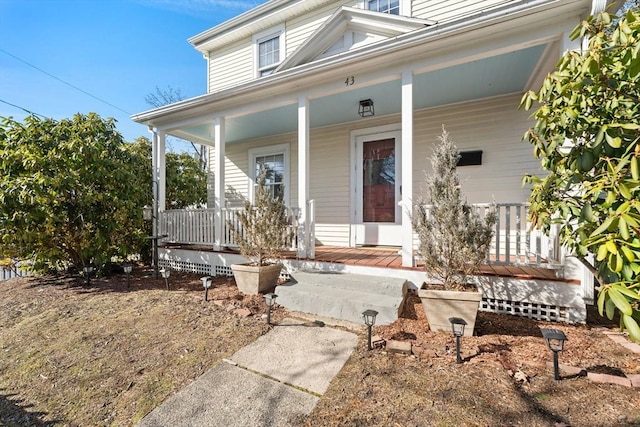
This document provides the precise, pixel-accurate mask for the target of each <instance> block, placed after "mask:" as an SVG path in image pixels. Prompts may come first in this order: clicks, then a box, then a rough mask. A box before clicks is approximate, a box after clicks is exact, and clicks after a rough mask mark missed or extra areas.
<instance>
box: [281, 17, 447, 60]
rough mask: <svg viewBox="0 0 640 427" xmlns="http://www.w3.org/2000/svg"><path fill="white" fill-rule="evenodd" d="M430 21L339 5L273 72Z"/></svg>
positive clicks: (331, 54)
mask: <svg viewBox="0 0 640 427" xmlns="http://www.w3.org/2000/svg"><path fill="white" fill-rule="evenodd" d="M434 24H435V22H434V21H429V20H424V19H416V18H407V17H404V16H398V15H390V14H387V13H379V12H371V11H368V10H362V9H355V8H352V7H347V6H343V7H341V8H340V9H338V10H337V11H336V12H335V13H334V14H333V15H332V16H331V17H329V18H328V19H327V20H326V21H325V22H324V23H323V24H322V25H321V26H320V27H319V28H318V29H317V30H316V31H315V32H314V33H313V34H312V35H311V36H310V37H309V39H308V40H307V41H306V42H304V43H303V44H302V45H301V46H300V47H299V48H298V49H296V51H295V52H293V53H292V54H291V55H290V56H289V57H288V58H286V59H285V60H284V61H283V62H282V63H281V64H280V66H279V67H278V68H277V69H276V72H278V71H281V70H286V69H289V68H293V67H295V66H297V65H301V64H306V63H309V62H313V61H315V60H318V59H322V58H326V57H329V56H333V55H337V54H339V53H342V52H348V51H352V50H355V49H359V48H362V47H364V46H367V45H370V44H372V43H376V42H379V41H382V40H386V39H389V38H392V37H397V36H399V35H402V34H406V33H409V32H411V31H415V30H419V29H422V28H424V27H426V26H429V25H434Z"/></svg>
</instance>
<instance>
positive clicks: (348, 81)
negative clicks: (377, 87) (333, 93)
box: [344, 76, 356, 86]
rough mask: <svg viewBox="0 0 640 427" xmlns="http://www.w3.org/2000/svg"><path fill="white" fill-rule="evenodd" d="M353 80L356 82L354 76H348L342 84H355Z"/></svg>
mask: <svg viewBox="0 0 640 427" xmlns="http://www.w3.org/2000/svg"><path fill="white" fill-rule="evenodd" d="M355 82H356V78H355V77H354V76H349V77H347V79H346V80H345V81H344V85H345V86H353V85H354V84H355Z"/></svg>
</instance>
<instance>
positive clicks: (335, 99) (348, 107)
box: [181, 44, 548, 143]
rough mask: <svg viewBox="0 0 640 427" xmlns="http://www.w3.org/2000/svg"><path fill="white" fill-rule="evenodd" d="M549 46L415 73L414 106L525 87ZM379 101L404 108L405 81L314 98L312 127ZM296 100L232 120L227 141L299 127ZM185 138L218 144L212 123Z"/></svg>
mask: <svg viewBox="0 0 640 427" xmlns="http://www.w3.org/2000/svg"><path fill="white" fill-rule="evenodd" d="M547 46H548V45H547V44H541V45H536V46H532V47H528V48H525V49H521V50H517V51H514V52H509V53H505V54H501V55H496V56H492V57H489V58H484V59H480V60H475V61H471V62H466V63H463V64H458V65H454V66H450V67H447V68H442V69H437V70H434V71H429V72H425V73H421V74H416V75H415V76H414V81H413V84H414V108H416V109H422V108H429V107H436V106H440V105H446V104H452V103H457V102H463V101H471V100H475V99H481V98H487V97H493V96H499V95H505V94H511V93H519V92H523V91H525V90H526V89H527V88H526V85H527V83H528V82H530V79H531V78H532V76H533V75H534V74H535V73H537V72H539V70H538V64H539V63H541V62H542V61H543V60H544V59H545V58H543V55H544V54H545V51H546V48H547ZM367 98H370V99H372V100H373V101H374V106H375V114H376V116H384V115H389V114H397V113H400V111H401V91H400V79H397V80H391V81H387V82H383V83H378V84H375V85H372V86H365V87H357V88H355V89H353V90H349V91H345V92H341V93H337V94H332V95H328V96H324V97H318V98H314V99H312V100H311V102H310V106H309V111H310V123H311V127H312V128H316V127H322V126H327V125H335V124H340V123H346V122H352V121H356V120H358V119H360V117H359V116H358V103H359V101H360V100H361V99H367ZM297 120H298V116H297V104H293V103H292V104H289V105H284V106H279V107H276V108H272V109H268V110H263V111H259V112H254V113H251V114H247V115H243V116H236V117H231V118H228V120H227V122H226V143H233V142H238V141H242V140H246V139H251V138H257V137H261V136H270V135H278V134H282V133H287V132H296V131H297ZM181 134H182V136H183V137H184V136H187V135H189V136H192V137H193V138H194V139H195V140H199V141H211V142H213V135H212V134H213V130H212V127H211V125H209V124H202V125H197V126H192V127H188V128H182V129H181Z"/></svg>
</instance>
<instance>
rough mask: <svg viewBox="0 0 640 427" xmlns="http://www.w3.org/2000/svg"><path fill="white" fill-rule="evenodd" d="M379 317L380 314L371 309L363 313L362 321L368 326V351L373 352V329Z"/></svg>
mask: <svg viewBox="0 0 640 427" xmlns="http://www.w3.org/2000/svg"><path fill="white" fill-rule="evenodd" d="M377 315H378V312H377V311H375V310H371V309H368V310H365V311H363V312H362V320H364V324H365V325H367V350H371V327H372V326H373V325H375V324H376V316H377Z"/></svg>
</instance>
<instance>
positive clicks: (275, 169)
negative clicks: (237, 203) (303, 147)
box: [249, 144, 289, 204]
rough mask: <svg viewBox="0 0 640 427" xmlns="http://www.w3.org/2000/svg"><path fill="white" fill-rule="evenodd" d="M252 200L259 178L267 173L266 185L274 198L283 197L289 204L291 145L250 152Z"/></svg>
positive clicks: (263, 148)
mask: <svg viewBox="0 0 640 427" xmlns="http://www.w3.org/2000/svg"><path fill="white" fill-rule="evenodd" d="M249 162H250V163H249V164H250V165H251V166H250V167H251V171H250V177H249V178H250V179H251V185H250V190H249V191H250V198H251V200H254V195H255V194H256V185H257V181H258V176H260V172H262V171H263V170H265V171H266V174H267V176H266V180H265V185H266V186H267V188H269V192H270V193H271V195H273V196H282V198H283V200H284V202H285V204H288V203H289V196H288V195H289V144H280V145H274V146H270V147H260V148H252V149H250V150H249Z"/></svg>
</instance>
